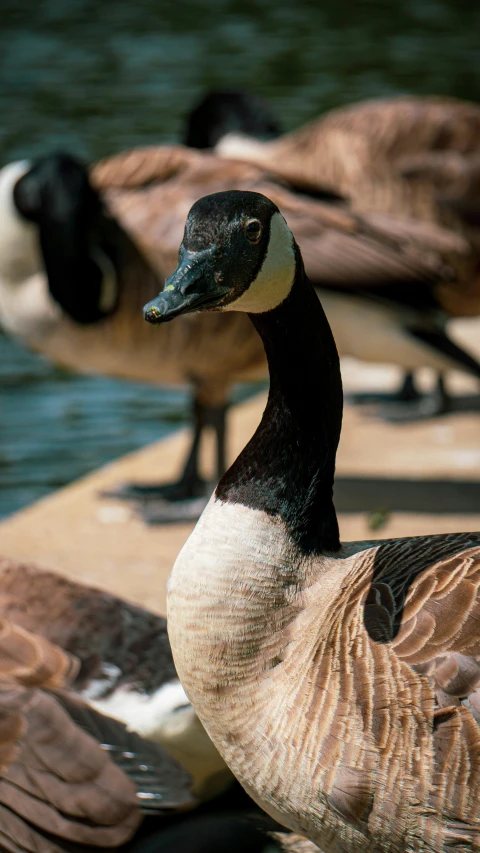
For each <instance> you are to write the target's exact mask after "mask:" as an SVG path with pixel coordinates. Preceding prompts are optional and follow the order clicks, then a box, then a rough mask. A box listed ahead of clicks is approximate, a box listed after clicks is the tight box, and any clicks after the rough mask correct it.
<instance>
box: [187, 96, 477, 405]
mask: <svg viewBox="0 0 480 853" xmlns="http://www.w3.org/2000/svg"><path fill="white" fill-rule="evenodd" d="M207 106H208V119H209V121H211V122H212V123H215V124H217V125H218V124H219V123H220V122H221V120H222V118H223V110H222V104H221V102H220V103H219V104H218V108H217V114H216V112H215V99H210V102H208V103H207V104H206V106H205V107H204V110H205V109H206V107H207ZM239 109H240V107H239ZM193 119H194V120H195V122H197V123H199V122H200V120H201V119H203V120H204V119H205V115H204V113H203V112H199V110H198V109H197V113H195V114H194V115H193ZM224 129H225V131H226V132H225V133H224V134H223V136H222V137H220V139H219V140H218V142H217V143H216V151H217V153H219V154H220V155H221V156H225V157H227V158H234V159H239V160H242V161H244V162H249V163H257V164H258V165H261V166H262V167H263V168H266V169H269V170H270V171H271V172H272V174H275V175H278V176H281V177H283V178H284V179H287V180H288V181H289V182H290V184H291V185H292V186H297V187H299V188H301V189H303V190H304V191H307V192H313V193H314V194H315V193H329V192H330V193H332V194H333V196H337V197H339V198H344V199H345V200H348V203H349V204H350V205H351V207H352V208H353V210H355V211H358V212H361V213H364V214H365V213H368V214H375V213H379V214H382V215H383V214H385V213H387V214H392V215H394V216H396V217H408V218H410V217H415V218H416V219H418V220H423V221H429V222H435V223H437V224H441V225H443V226H447V227H448V228H449V229H451V230H452V231H453V232H454V233H457V234H459V235H462V236H463V237H464V239H465V240H466V242H467V244H468V247H469V248H468V252H467V253H466V255H465V256H464V257H463V258H460V257H459V256H458V255H457V256H456V257H452V258H451V263H452V269H453V271H454V275H453V276H452V279H451V282H446V283H443V284H441V285H440V286H439V287H438V288H437V292H436V298H437V300H438V303H439V305H440V306H441V308H442V310H443V311H444V312H445V313H446V314H447V315H448V316H451V317H461V316H475V315H477V314H479V313H480V277H479V274H478V269H479V253H480V230H479V226H480V213H479V207H478V202H477V198H478V186H479V176H480V108H479V106H478V105H477V104H474V103H470V102H468V101H461V100H457V99H454V98H446V97H416V96H399V97H394V98H385V99H381V98H378V99H373V100H368V101H360V102H359V103H356V104H352V105H349V106H346V107H340V108H338V109H335V110H331V111H330V112H328V113H326V114H325V115H323V116H321V117H320V118H319V119H317V120H315V121H312V122H310V123H309V124H307V125H305V126H304V127H302V128H300V129H299V130H295V131H293V132H291V133H288V134H285V135H284V136H279V138H277V139H273V140H267V141H261V140H258V139H255V138H252V136H250V135H248V133H247V132H241V133H238V132H236V131H235V127H234V125H233V124H231V123H230V125H229V124H228V123H225V121H224ZM246 129H247V126H246ZM409 372H410V373H411V374H413V370H412V369H411V368H410V369H409ZM438 389H439V392H440V393H439V396H438V397H437V400H436V402H435V400H434V401H433V409H435V406H437V408H438V412H439V413H440V412H441V411H442V410H443V409H448V407H449V400H448V395H447V393H446V390H445V387H444V385H443V382H442V380H441V379H440V380H439V386H438ZM406 390H407V396H406V397H405V396H404V397H403V399H404V402H410V406H409V407H408V408H407V407H404V414H405V417H407V418H408V417H409V416H410V414H414V413H415V410H416V409H418V413H419V414H421V413H422V411H424V410H425V412H428V411H430V409H431V408H432V407H431V406H428V405H427V406H426V407H425V406H424V404H423V402H422V401H420V404H419V405H418V402H417V399H416V398H418V392H417V391H416V389H415V388H414V385H413V376H411V377H410V381H407V384H406ZM409 397H411V398H412V399H410V401H409V400H408V398H409ZM356 399H358V401H361V400H362V395H358V396H357V398H356ZM368 399H369V397H368V395H367V400H368ZM400 399H402V393H401V394H400ZM433 409H432V411H433ZM391 411H392V410H391ZM397 412H398V416H399V417H402V414H401V411H400V410H398V409H397ZM409 413H410V414H409Z"/></svg>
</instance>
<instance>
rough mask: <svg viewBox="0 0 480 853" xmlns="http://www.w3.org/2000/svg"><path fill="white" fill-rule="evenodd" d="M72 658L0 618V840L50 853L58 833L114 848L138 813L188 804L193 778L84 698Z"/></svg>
mask: <svg viewBox="0 0 480 853" xmlns="http://www.w3.org/2000/svg"><path fill="white" fill-rule="evenodd" d="M78 669H79V664H78V661H76V660H75V659H74V658H72V657H71V656H70V655H68V654H66V653H65V652H64V651H62V650H61V649H60V648H59V647H58V646H54V645H52V644H51V643H50V642H49V641H48V640H46V639H45V638H43V637H40V636H38V635H35V634H31V633H29V632H28V631H25V630H23V629H21V628H19V627H18V626H16V625H13V624H11V623H10V622H9V621H8V620H6V619H2V620H1V622H0V674H1V678H0V718H1V737H0V753H1V763H0V844H1V847H2V850H10V851H15V853H18V851H23V850H25V851H27V850H28V851H33V850H35V851H38V853H53V852H54V851H58V850H60V849H61V848H60V847H57V846H56V844H55V840H54V839H55V837H57V838H59V839H63V840H65V841H67V842H68V841H75V842H79V843H81V844H84V845H88V849H92V846H98V847H119V846H120V845H121V844H123V843H124V842H126V841H128V840H129V839H130V838H131V837H132V836H133V835H134V833H135V830H136V829H137V828H138V827H139V824H140V822H141V820H142V810H145V809H147V811H148V810H149V811H150V812H151V813H154V812H155V811H156V812H158V813H160V814H162V813H163V814H164V815H168V814H169V812H174V811H178V810H180V809H182V810H184V809H186V808H189V807H191V806H192V805H193V804H194V802H195V800H194V798H193V796H192V794H191V791H190V777H189V775H188V773H187V772H186V771H185V770H183V769H182V768H181V767H180V765H178V764H177V763H176V761H174V760H173V759H172V758H171V757H170V756H169V755H168V753H167V752H166V751H165V750H164V749H162V748H161V747H159V746H158V745H156V744H153V743H148V742H146V741H142V738H140V737H138V735H135V734H132V733H129V732H128V731H127V730H126V729H125V726H123V725H121V724H120V723H118V722H116V721H114V720H112V719H110V718H108V717H105V716H103V715H102V714H100V713H98V712H96V711H94V710H93V709H92V708H89V707H88V706H87V705H85V703H83V702H81V701H80V700H79V699H78V698H77V697H75V695H73V694H72V693H71V692H70V690H69V686H70V679H71V678H72V676H74V675H75V674H76V673H77V672H78Z"/></svg>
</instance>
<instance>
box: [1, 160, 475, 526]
mask: <svg viewBox="0 0 480 853" xmlns="http://www.w3.org/2000/svg"><path fill="white" fill-rule="evenodd" d="M224 189H242V190H257V191H262V192H263V193H265V194H267V195H268V196H269V197H270V198H272V199H273V200H274V201H275V202H276V203H277V204H278V205H279V206H280V208H281V210H282V212H283V213H284V214H285V216H286V217H287V219H288V221H289V224H290V226H291V227H292V229H293V231H294V233H295V235H296V237H297V239H298V241H299V242H300V244H301V246H302V250H303V253H304V257H305V260H306V263H307V268H308V270H309V273H310V276H311V279H312V281H313V282H314V283H315V285H316V286H317V287H321V288H322V300H323V303H324V304H325V306H326V310H327V312H328V315H329V318H330V321H331V323H332V325H333V327H334V330H335V333H336V335H337V340H338V344H339V347H340V350H341V351H342V353H343V354H346V355H353V356H356V357H358V358H361V359H362V358H363V359H365V360H367V361H372V360H373V361H379V360H381V361H385V360H387V361H391V362H393V363H395V364H399V365H400V366H402V367H405V368H407V369H408V368H414V367H417V366H418V365H421V366H431V367H433V368H434V369H438V370H442V369H448V368H449V367H452V366H454V367H455V366H457V367H459V368H460V369H463V370H466V371H467V372H469V373H473V374H474V375H475V376H480V366H479V365H478V363H477V362H476V361H475V360H474V359H473V358H472V357H471V356H470V355H469V354H468V353H466V352H464V351H463V350H461V349H460V348H459V347H457V346H455V344H454V343H453V342H452V341H451V340H450V339H449V338H448V336H447V335H446V333H445V329H444V326H445V320H444V315H443V313H442V312H441V311H439V310H438V304H437V301H436V296H435V286H436V284H437V282H439V281H443V280H445V279H446V278H448V276H449V274H450V273H449V259H450V256H451V255H452V254H454V253H457V252H458V253H460V254H462V253H463V251H464V245H463V242H462V239H461V238H460V237H458V236H457V235H451V234H450V233H449V232H447V231H445V230H444V229H441V228H437V227H434V226H432V225H431V224H430V223H428V224H422V223H418V222H415V221H412V222H407V221H403V220H402V221H401V222H400V223H397V222H396V221H395V220H393V219H391V218H389V217H383V218H382V217H376V220H375V222H370V221H369V219H368V217H363V218H362V217H359V216H358V215H356V214H352V213H351V212H350V211H349V210H348V209H339V208H337V207H336V206H335V205H332V204H330V203H326V202H317V201H312V200H310V199H307V198H301V197H298V196H296V195H295V194H293V193H290V192H289V191H288V190H287V189H286V188H285V187H282V186H280V185H278V184H275V183H272V181H270V180H269V179H268V176H267V175H265V173H264V172H263V171H261V170H259V169H258V168H257V167H255V166H249V165H244V164H241V163H229V162H227V161H224V160H221V159H219V158H218V157H215V156H213V155H207V154H201V153H200V152H195V151H190V150H188V149H186V148H182V147H180V146H176V147H161V148H148V149H135V150H134V151H131V152H127V153H124V154H120V155H117V156H115V157H111V158H108V159H107V160H104V161H101V162H100V163H98V164H97V165H96V166H94V167H93V168H92V170H91V172H90V178H89V176H88V175H87V173H86V171H85V169H84V168H83V167H82V166H81V165H80V164H79V163H78V162H77V161H75V160H73V159H72V158H71V157H68V156H66V155H53V156H50V157H46V158H43V159H42V160H40V161H38V162H37V163H36V164H35V165H33V166H31V167H28V166H27V165H26V164H15V165H11V166H9V167H7V168H6V169H5V170H4V171H3V172H1V173H0V210H3V219H4V220H5V222H6V224H7V226H8V227H5V229H4V230H3V231H2V232H0V321H1V322H2V324H3V325H4V327H5V328H6V329H7V331H10V332H12V333H14V334H16V335H17V336H19V337H21V338H22V339H23V340H24V341H25V342H26V343H28V344H29V345H30V346H32V347H33V348H34V349H37V350H39V351H41V352H43V353H45V354H46V355H48V356H49V357H51V358H53V359H55V360H56V361H60V362H61V363H63V364H66V365H68V366H70V367H73V368H75V369H77V370H78V369H80V370H92V371H96V372H103V373H107V374H110V375H114V376H123V377H125V378H130V379H139V380H143V381H149V382H154V383H155V382H157V383H160V382H162V383H185V382H188V383H190V384H191V385H193V389H194V406H193V408H194V421H195V429H194V436H193V441H192V446H191V450H190V452H189V454H188V458H187V461H186V464H185V467H184V471H183V474H182V476H181V478H180V481H179V482H178V483H177V484H174V485H172V486H170V487H165V486H163V487H160V488H158V487H146V488H142V487H141V486H140V487H139V486H136V487H133V488H127V489H126V490H124V492H123V494H124V496H127V497H129V496H132V497H137V498H139V497H140V498H141V499H142V500H143V501H144V504H145V505H144V510H143V514H144V517H146V518H147V519H148V520H155V521H165V520H166V521H171V520H185V519H188V518H192V517H198V515H199V513H200V511H201V509H202V508H203V507H204V506H205V503H206V500H207V498H206V496H205V494H206V491H209V490H208V488H207V487H206V484H205V483H204V482H203V481H202V479H201V477H200V475H199V471H198V449H199V444H200V439H201V434H202V430H203V428H204V427H205V426H206V425H211V426H213V427H214V429H215V431H216V436H217V460H216V461H217V466H216V467H217V471H216V474H217V479H219V478H220V476H222V474H223V473H224V471H225V467H226V466H225V411H226V407H227V402H228V392H229V389H230V387H231V384H232V383H233V382H235V381H242V380H243V381H245V380H255V379H259V378H263V377H265V376H266V363H265V357H264V352H263V347H262V345H261V341H260V339H259V338H258V336H257V334H256V332H255V330H254V329H253V328H252V327H251V324H249V323H248V320H247V318H246V317H243V316H242V315H241V314H239V315H228V316H218V315H210V314H208V315H200V316H197V317H187V318H185V319H184V320H183V321H182V322H181V323H179V324H177V326H174V327H173V328H170V327H168V329H167V328H166V329H164V330H162V333H161V334H158V333H155V330H152V329H148V328H147V329H146V333H144V332H143V328H142V320H141V314H140V312H139V310H138V308H139V305H140V304H143V303H144V302H145V301H146V300H148V299H151V298H153V296H154V295H155V293H157V292H158V290H159V279H161V280H163V279H164V277H165V275H166V274H167V273H169V272H171V271H172V270H173V269H174V267H175V263H176V258H177V254H178V246H179V245H180V242H181V237H182V233H183V224H184V221H185V217H186V215H187V213H188V210H189V209H190V207H191V205H192V204H193V203H194V202H195V201H196V200H197V199H199V198H201V197H202V196H203V195H204V194H205V192H208V191H212V190H224ZM2 199H3V201H2ZM113 217H115V218H113ZM38 238H39V241H40V248H41V253H39V252H38V245H37V240H38ZM59 247H60V248H59ZM155 270H156V272H155ZM45 272H46V275H45ZM85 276H87V277H88V286H84V278H85ZM144 325H145V324H143V326H144ZM158 495H160V497H163V498H165V497H167V498H171V499H174V502H173V503H171V504H168V503H166V502H165V500H163V502H160V504H158V503H157V502H156V499H157V497H158ZM148 498H153V499H154V508H152V507H151V506H148V505H146V504H147V499H148ZM191 498H196V500H194V501H192V500H191ZM183 499H188V500H183Z"/></svg>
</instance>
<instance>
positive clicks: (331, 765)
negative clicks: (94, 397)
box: [152, 193, 480, 853]
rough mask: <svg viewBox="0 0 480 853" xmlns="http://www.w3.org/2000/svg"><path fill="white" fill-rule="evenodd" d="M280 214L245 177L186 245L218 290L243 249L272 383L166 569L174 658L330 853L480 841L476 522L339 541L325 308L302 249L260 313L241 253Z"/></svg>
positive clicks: (226, 748) (230, 751)
mask: <svg viewBox="0 0 480 853" xmlns="http://www.w3.org/2000/svg"><path fill="white" fill-rule="evenodd" d="M274 215H276V208H275V207H274V206H273V205H272V204H271V202H270V201H269V200H268V199H265V198H263V197H262V196H257V195H251V194H249V193H245V194H244V193H225V194H223V195H222V196H220V197H219V196H215V197H214V198H213V199H208V198H207V199H204V200H203V202H201V203H200V204H198V205H196V206H195V207H194V208H193V209H192V211H191V213H190V216H189V221H188V224H187V228H186V237H185V240H184V247H183V252H182V254H181V256H180V258H181V260H180V265H179V272H178V274H177V275H178V278H180V279H181V276H182V275H184V274H185V273H184V269H183V268H182V264H184V263H187V261H185V260H184V259H185V258H187V259H188V257H189V255H188V251H189V247H190V246H191V245H193V246H200V247H202V250H203V252H204V253H205V256H206V255H207V253H208V252H209V251H211V255H210V257H211V258H212V260H211V262H210V266H209V267H208V269H207V272H206V273H205V278H204V279H202V281H201V284H202V285H203V287H204V288H205V291H206V293H207V296H208V297H209V299H210V302H209V304H212V303H213V304H215V303H214V298H215V284H214V282H215V278H214V274H215V272H217V270H220V271H222V272H224V267H223V264H225V261H223V258H225V257H228V258H229V262H230V258H231V256H232V255H233V258H234V260H233V263H235V262H237V267H238V268H239V269H240V272H239V273H238V275H242V274H243V279H241V281H242V284H241V285H239V283H238V281H235V283H234V284H233V285H232V286H231V287H232V289H231V293H232V294H234V297H235V299H236V300H237V303H238V302H239V301H240V299H239V292H240V293H241V292H242V287H243V292H247V291H249V293H250V302H249V308H248V310H249V311H250V312H251V313H250V319H251V320H252V322H253V323H254V325H255V327H256V328H257V330H258V331H259V333H260V334H261V336H262V339H263V341H264V345H265V349H266V353H267V357H268V362H269V370H270V378H271V382H270V393H269V397H268V401H267V406H266V409H265V412H264V415H263V418H262V421H261V423H260V425H259V427H258V429H257V432H256V433H255V435H254V436H253V438H252V439H251V440H250V442H249V443H248V444H247V446H246V448H244V450H243V451H242V453H241V454H240V456H239V457H238V459H237V460H236V462H235V463H234V464H233V466H232V467H231V468H230V470H229V471H228V472H227V473H226V474H225V476H224V477H223V478H222V480H221V481H220V483H219V485H218V486H217V489H216V491H215V494H214V495H213V496H212V498H211V500H210V503H209V505H208V506H207V508H206V509H205V511H204V513H203V515H202V516H201V518H200V520H199V522H198V524H197V526H196V527H195V530H194V531H193V533H192V534H191V536H190V538H189V539H188V540H187V542H186V544H185V545H184V547H183V549H182V551H181V552H180V554H179V556H178V558H177V561H176V563H175V566H174V568H173V571H172V574H171V576H170V580H169V592H168V613H169V636H170V641H171V643H172V649H173V653H174V659H175V663H176V666H177V671H178V673H179V677H180V678H181V680H182V683H183V685H184V687H185V689H186V691H187V693H188V696H189V698H190V699H191V701H192V704H193V706H194V707H195V709H196V711H197V713H198V715H199V717H200V719H201V720H202V722H203V723H204V725H205V727H206V729H207V731H208V733H209V734H210V736H211V737H212V740H213V742H214V743H215V744H216V745H217V747H218V749H219V751H220V753H221V754H222V755H223V756H224V758H225V760H226V761H227V763H228V765H229V766H230V767H231V769H232V770H233V772H234V773H235V775H236V776H237V778H238V779H239V780H240V782H241V783H242V785H243V786H244V787H245V789H246V790H247V792H248V793H250V794H251V796H252V797H253V798H254V799H255V800H256V801H257V802H258V803H259V805H261V806H262V808H264V809H265V810H266V811H267V812H268V813H269V814H270V815H271V817H273V818H275V819H277V820H278V821H279V822H281V823H283V824H284V825H285V826H288V827H289V828H290V829H291V830H293V831H294V832H298V833H301V834H302V835H305V836H307V837H308V838H309V839H310V840H311V841H313V842H314V843H316V844H318V845H321V847H322V849H323V850H325V851H326V853H338V851H340V850H341V851H342V853H354V851H355V853H403V851H409V853H427V851H428V853H433V851H435V853H447V851H448V850H450V849H451V848H452V847H453V848H455V849H458V850H462V851H464V853H466V851H470V850H479V849H480V847H479V844H480V797H479V786H480V729H479V723H478V710H477V709H478V707H479V705H480V703H479V701H478V696H479V688H480V680H479V679H480V666H479V664H480V534H478V533H465V534H451V535H439V536H429V537H412V538H406V539H398V540H391V541H388V540H387V541H383V542H351V543H344V544H343V545H342V544H341V543H340V541H339V534H338V523H337V519H336V515H335V510H334V506H333V498H332V493H333V487H334V468H335V454H336V448H337V445H338V441H339V437H340V430H341V414H342V388H341V377H340V370H339V362H338V354H337V352H336V348H335V343H334V340H333V336H332V334H331V330H330V328H329V325H328V321H327V319H326V316H325V314H324V313H323V311H322V308H321V306H320V304H319V302H318V300H317V299H316V298H315V294H314V291H313V289H312V288H311V286H310V284H309V282H308V280H307V278H306V276H305V272H304V268H303V264H302V260H301V256H300V253H299V252H298V250H297V249H295V248H294V249H292V253H291V256H290V261H291V258H292V257H293V255H295V259H296V260H295V274H294V278H293V281H292V284H291V289H290V292H289V293H288V295H287V297H286V298H284V299H283V301H281V302H277V301H276V299H275V296H276V294H275V293H273V294H272V296H271V304H272V308H271V309H269V310H266V309H265V308H263V312H262V309H260V310H259V312H258V313H257V312H256V311H255V302H254V296H252V294H254V293H255V291H254V289H253V288H252V286H251V285H252V281H253V282H254V283H255V282H256V278H255V273H254V274H253V277H252V274H251V271H250V268H249V267H248V266H247V262H246V261H244V264H243V266H242V264H241V258H242V257H243V255H242V252H243V240H244V239H245V238H244V237H243V231H242V226H241V223H242V222H243V221H244V219H245V217H246V216H255V217H257V218H258V219H259V221H260V222H264V221H265V220H266V219H267V217H273V216H274ZM205 222H207V223H208V225H207V226H205ZM264 227H265V230H266V226H264ZM267 233H269V232H267ZM285 240H286V242H287V243H288V245H291V242H290V241H291V236H290V235H289V234H288V232H287V233H286V234H285ZM236 251H237V252H238V258H237V257H235V252H236ZM268 251H269V244H268V240H267V239H265V241H264V244H263V246H262V245H260V244H259V248H258V249H257V252H258V255H259V256H260V258H263V257H265V255H266V254H267V255H268ZM262 253H263V254H262ZM256 260H257V259H256ZM249 263H250V264H253V261H249ZM237 267H235V269H237ZM172 279H173V280H174V281H175V280H176V277H172ZM270 286H271V287H272V285H271V283H270ZM197 287H200V285H199V284H198V283H197ZM281 288H283V279H282V284H281V285H279V292H280V291H281V292H282V293H283V289H282V290H281ZM217 298H218V299H219V300H223V301H222V303H221V304H227V305H228V302H225V300H226V299H228V296H227V297H226V296H225V292H224V291H222V292H221V295H220V296H219V297H217ZM262 298H263V297H262ZM167 299H168V297H167V298H164V301H162V302H160V300H159V308H158V315H159V316H160V318H161V317H162V316H164V317H166V318H168V301H167ZM252 300H253V302H252ZM176 304H177V303H174V305H175V306H176ZM233 304H235V303H233ZM258 304H259V305H262V306H263V302H261V300H260V297H259V298H258ZM160 311H162V312H163V314H160ZM152 318H153V319H154V320H155V321H158V320H157V317H156V316H155V315H152ZM193 662H194V663H193Z"/></svg>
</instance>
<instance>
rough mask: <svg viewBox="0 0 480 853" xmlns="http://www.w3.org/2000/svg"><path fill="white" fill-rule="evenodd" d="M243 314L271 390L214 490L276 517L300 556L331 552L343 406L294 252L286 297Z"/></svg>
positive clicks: (333, 359) (323, 325) (333, 358)
mask: <svg viewBox="0 0 480 853" xmlns="http://www.w3.org/2000/svg"><path fill="white" fill-rule="evenodd" d="M250 319H251V320H252V322H253V324H254V326H255V328H256V329H257V331H258V333H259V334H260V336H261V338H262V340H263V344H264V347H265V352H266V355H267V360H268V365H269V372H270V392H269V397H268V402H267V406H266V409H265V412H264V415H263V418H262V421H261V423H260V426H259V427H258V429H257V431H256V433H255V435H254V436H253V438H252V440H251V441H250V442H249V444H248V445H247V446H246V448H245V450H244V451H243V452H242V454H241V455H240V456H239V458H238V459H237V461H236V463H235V464H234V465H233V466H232V468H231V469H230V470H229V471H228V472H227V474H226V475H225V477H224V478H223V479H222V480H221V481H220V483H219V486H218V487H217V493H216V496H217V497H219V498H220V499H222V500H224V501H229V502H233V503H242V504H244V505H246V506H249V507H252V508H255V509H261V510H263V511H264V512H266V513H267V514H268V515H270V516H272V517H277V518H280V519H281V520H283V521H284V523H285V525H286V528H287V530H288V531H289V533H290V535H291V537H292V538H293V540H294V543H295V545H297V546H298V547H300V549H301V551H302V553H304V554H305V555H313V554H319V553H322V552H325V551H335V550H337V549H338V548H339V547H340V542H339V532H338V522H337V518H336V514H335V509H334V506H333V499H332V493H333V481H334V471H335V457H336V451H337V445H338V441H339V438H340V430H341V420H342V407H343V397H342V384H341V377H340V366H339V359H338V354H337V350H336V347H335V342H334V340H333V336H332V333H331V330H330V327H329V325H328V321H327V319H326V317H325V314H324V312H323V309H322V307H321V305H320V303H319V301H318V299H317V296H316V294H315V292H314V290H313V287H312V286H311V284H310V282H309V281H308V279H307V277H306V275H305V272H304V269H303V263H302V260H301V257H300V254H299V252H298V250H297V262H296V273H295V279H294V283H293V286H292V289H291V291H290V294H289V296H288V297H287V298H286V299H285V300H284V301H283V302H282V303H281V304H280V305H279V306H277V307H276V308H275V309H273V310H272V311H268V312H265V313H262V314H250Z"/></svg>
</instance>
